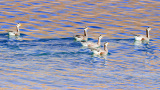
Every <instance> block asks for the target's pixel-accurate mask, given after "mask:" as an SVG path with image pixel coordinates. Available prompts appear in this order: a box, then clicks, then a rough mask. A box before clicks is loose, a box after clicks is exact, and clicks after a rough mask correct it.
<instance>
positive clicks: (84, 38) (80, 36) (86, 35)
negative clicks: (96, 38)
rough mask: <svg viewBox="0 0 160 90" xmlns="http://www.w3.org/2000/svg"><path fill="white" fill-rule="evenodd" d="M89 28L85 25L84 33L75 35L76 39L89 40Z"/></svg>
mask: <svg viewBox="0 0 160 90" xmlns="http://www.w3.org/2000/svg"><path fill="white" fill-rule="evenodd" d="M88 29H89V28H88V27H85V29H84V35H75V39H76V41H87V40H88V34H87V30H88Z"/></svg>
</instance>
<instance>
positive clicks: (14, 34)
mask: <svg viewBox="0 0 160 90" xmlns="http://www.w3.org/2000/svg"><path fill="white" fill-rule="evenodd" d="M20 26H21V24H20V23H18V24H17V26H16V29H17V31H8V35H9V36H19V35H20V32H19V27H20Z"/></svg>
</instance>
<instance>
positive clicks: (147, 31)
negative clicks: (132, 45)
mask: <svg viewBox="0 0 160 90" xmlns="http://www.w3.org/2000/svg"><path fill="white" fill-rule="evenodd" d="M146 37H147V38H149V30H146Z"/></svg>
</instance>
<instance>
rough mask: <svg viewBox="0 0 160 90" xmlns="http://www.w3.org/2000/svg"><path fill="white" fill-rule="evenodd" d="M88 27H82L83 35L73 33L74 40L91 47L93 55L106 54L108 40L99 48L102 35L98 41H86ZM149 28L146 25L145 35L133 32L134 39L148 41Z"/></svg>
mask: <svg viewBox="0 0 160 90" xmlns="http://www.w3.org/2000/svg"><path fill="white" fill-rule="evenodd" d="M88 29H89V28H88V27H85V29H84V35H75V39H76V41H80V42H81V44H82V45H83V46H85V47H88V48H89V49H91V51H93V54H94V55H102V56H104V55H107V54H108V49H107V45H108V44H109V43H108V42H105V43H104V49H100V48H99V47H100V45H101V39H102V37H103V36H102V35H100V36H99V37H98V42H97V43H93V42H90V41H88V34H87V30H88ZM150 30H151V28H150V27H148V28H147V29H146V35H139V34H133V35H134V37H135V40H136V41H144V40H145V41H149V39H150V37H149V31H150Z"/></svg>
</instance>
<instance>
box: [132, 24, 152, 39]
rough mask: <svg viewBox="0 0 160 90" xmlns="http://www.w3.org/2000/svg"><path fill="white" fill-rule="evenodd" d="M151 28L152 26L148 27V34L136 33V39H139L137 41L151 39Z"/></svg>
mask: <svg viewBox="0 0 160 90" xmlns="http://www.w3.org/2000/svg"><path fill="white" fill-rule="evenodd" d="M151 29H152V28H150V27H148V28H147V29H146V36H145V35H136V34H134V37H135V40H137V41H142V40H148V41H149V39H150V37H149V31H150V30H151Z"/></svg>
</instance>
